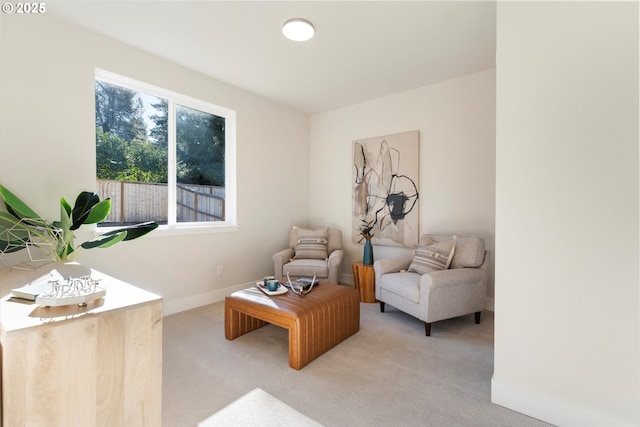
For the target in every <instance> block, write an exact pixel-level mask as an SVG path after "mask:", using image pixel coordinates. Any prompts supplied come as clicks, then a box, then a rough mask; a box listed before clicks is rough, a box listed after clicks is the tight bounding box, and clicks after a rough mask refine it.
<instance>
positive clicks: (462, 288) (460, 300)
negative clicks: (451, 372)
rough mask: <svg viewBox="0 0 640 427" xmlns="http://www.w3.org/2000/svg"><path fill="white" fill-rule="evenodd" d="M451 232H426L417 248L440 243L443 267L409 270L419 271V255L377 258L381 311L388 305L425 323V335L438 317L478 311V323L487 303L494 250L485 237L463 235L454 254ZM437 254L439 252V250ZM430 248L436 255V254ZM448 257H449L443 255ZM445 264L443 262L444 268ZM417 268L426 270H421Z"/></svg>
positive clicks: (442, 317) (445, 317)
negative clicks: (447, 256)
mask: <svg viewBox="0 0 640 427" xmlns="http://www.w3.org/2000/svg"><path fill="white" fill-rule="evenodd" d="M451 240H453V239H452V236H437V235H424V236H423V237H422V238H421V246H418V249H419V250H420V249H425V247H427V248H433V247H440V248H445V249H444V250H440V255H435V259H437V258H438V257H440V258H442V259H443V260H444V263H445V264H446V266H445V267H444V269H440V270H436V269H432V268H430V267H428V268H427V270H432V271H430V272H424V273H422V272H416V271H409V270H413V269H415V266H416V264H415V263H414V262H415V258H416V256H417V255H418V251H416V254H415V255H414V257H413V258H405V259H380V260H377V261H375V262H374V264H373V268H374V271H375V274H376V284H375V288H376V298H377V299H378V301H380V311H381V312H384V310H385V304H389V305H391V306H393V307H395V308H397V309H398V310H400V311H403V312H405V313H407V314H409V315H411V316H413V317H416V318H418V319H420V320H422V321H423V322H424V326H425V334H426V335H427V336H430V335H431V324H432V323H433V322H437V321H439V320H445V319H450V318H453V317H458V316H464V315H467V314H471V313H474V314H475V322H476V324H479V323H480V314H481V312H482V310H483V309H484V307H485V302H486V294H487V283H488V280H489V271H488V270H489V260H490V253H489V251H486V250H485V249H484V246H485V245H484V240H483V239H482V238H481V237H458V238H457V242H456V243H455V246H454V247H453V254H452V256H451V257H450V258H449V259H448V260H447V259H445V258H446V255H451V251H450V249H449V248H450V246H447V242H449V244H451V243H450V242H451ZM435 252H437V251H435ZM433 253H434V252H431V255H429V256H431V257H434V255H433ZM443 255H444V256H443ZM440 267H442V266H440ZM418 270H421V271H422V270H423V269H420V268H418Z"/></svg>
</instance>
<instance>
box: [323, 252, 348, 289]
mask: <svg viewBox="0 0 640 427" xmlns="http://www.w3.org/2000/svg"><path fill="white" fill-rule="evenodd" d="M343 257H344V251H343V250H342V249H335V250H334V251H333V252H331V253H330V254H329V259H328V260H327V264H328V267H329V278H328V280H329V282H330V283H340V265H342V258H343Z"/></svg>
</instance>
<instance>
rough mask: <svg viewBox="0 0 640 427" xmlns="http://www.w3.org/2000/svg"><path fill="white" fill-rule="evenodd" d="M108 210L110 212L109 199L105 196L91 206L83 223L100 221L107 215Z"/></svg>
mask: <svg viewBox="0 0 640 427" xmlns="http://www.w3.org/2000/svg"><path fill="white" fill-rule="evenodd" d="M109 212H111V199H110V198H106V199H104V200H103V201H101V202H100V203H98V204H97V205H95V206H94V207H92V208H91V211H90V212H89V215H88V216H87V218H86V219H85V220H84V222H83V224H96V223H98V222H101V221H103V220H104V219H105V218H106V217H107V216H108V215H109Z"/></svg>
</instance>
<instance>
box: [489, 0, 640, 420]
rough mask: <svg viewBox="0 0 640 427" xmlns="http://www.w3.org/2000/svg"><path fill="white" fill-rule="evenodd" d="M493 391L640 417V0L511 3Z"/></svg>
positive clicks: (574, 409) (502, 64) (500, 84)
mask: <svg viewBox="0 0 640 427" xmlns="http://www.w3.org/2000/svg"><path fill="white" fill-rule="evenodd" d="M497 30H498V31H497V35H498V44H497V58H498V59H497V76H498V77H497V97H496V99H497V141H496V163H497V165H496V166H497V171H496V184H497V185H496V188H497V190H496V250H497V254H498V255H497V258H496V274H495V280H496V282H495V284H496V300H495V305H496V310H495V311H496V325H495V372H494V377H493V387H492V400H493V401H494V402H495V403H498V404H501V405H504V406H506V407H509V408H511V409H514V410H516V411H520V412H524V413H527V414H529V415H532V416H534V417H537V418H540V419H543V420H545V421H549V422H551V423H554V424H558V425H562V426H590V425H593V426H603V425H607V426H614V425H640V322H639V319H640V316H639V315H640V310H639V305H640V292H639V279H640V277H639V273H638V271H639V263H638V257H639V250H638V249H639V247H638V232H639V229H638V219H639V216H638V215H639V211H638V190H639V188H638V187H639V186H638V182H639V168H638V163H639V162H638V155H639V153H638V114H639V111H638V80H639V76H638V3H637V2H633V3H629V2H627V3H625V2H620V3H607V2H584V3H583V2H563V3H560V2H558V3H555V2H529V3H520V2H513V3H512V2H500V3H499V4H498V27H497Z"/></svg>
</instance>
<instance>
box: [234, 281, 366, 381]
mask: <svg viewBox="0 0 640 427" xmlns="http://www.w3.org/2000/svg"><path fill="white" fill-rule="evenodd" d="M269 323H271V324H273V325H276V326H280V327H282V328H286V329H288V330H289V366H291V367H292V368H294V369H301V368H302V367H303V366H305V365H306V364H308V363H309V362H311V361H312V360H314V359H315V358H316V357H318V356H320V355H321V354H323V353H324V352H326V351H327V350H329V349H330V348H332V347H334V346H336V345H337V344H339V343H340V342H342V341H343V340H345V339H346V338H348V337H350V336H351V335H353V334H355V333H356V332H358V331H359V330H360V294H359V292H358V291H356V290H355V289H353V288H349V287H346V286H340V285H334V284H331V283H320V284H318V285H316V286H315V287H314V288H313V290H312V291H311V292H310V293H308V294H307V295H305V296H299V295H296V294H294V293H293V292H291V291H290V290H289V292H287V293H286V294H284V295H277V296H268V295H266V294H265V293H264V292H262V291H261V290H259V289H258V288H256V287H253V288H248V289H244V290H242V291H238V292H234V293H233V294H231V295H229V296H227V297H225V301H224V329H225V337H226V338H227V339H228V340H233V339H235V338H237V337H239V336H240V335H244V334H246V333H247V332H251V331H253V330H255V329H258V328H261V327H262V326H265V325H267V324H269Z"/></svg>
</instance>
